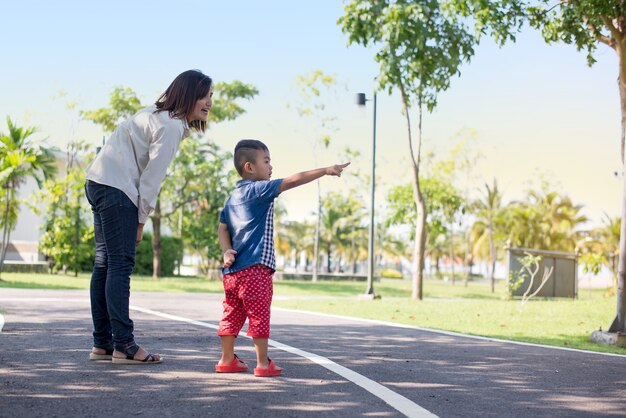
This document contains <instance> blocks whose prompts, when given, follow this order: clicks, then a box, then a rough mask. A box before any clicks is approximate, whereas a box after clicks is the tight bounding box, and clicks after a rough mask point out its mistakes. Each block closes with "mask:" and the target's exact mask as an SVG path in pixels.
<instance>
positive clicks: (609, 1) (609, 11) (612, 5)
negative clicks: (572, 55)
mask: <svg viewBox="0 0 626 418" xmlns="http://www.w3.org/2000/svg"><path fill="white" fill-rule="evenodd" d="M527 13H528V18H529V22H530V24H531V26H533V27H535V28H539V29H540V30H541V34H542V35H543V37H544V39H545V40H546V42H548V43H552V42H564V43H566V44H573V45H575V46H576V49H578V50H579V51H582V50H584V51H586V52H587V64H588V65H589V66H592V65H593V64H594V63H595V62H596V60H595V58H594V57H593V53H594V52H595V50H596V49H597V47H598V43H599V42H602V43H605V44H607V45H610V46H612V47H613V48H616V46H615V44H616V36H615V35H616V33H618V32H622V36H623V21H624V3H623V2H622V1H620V0H584V1H567V2H561V3H559V5H558V7H554V5H553V3H552V2H549V1H547V0H541V1H539V4H538V5H530V6H529V7H528V9H527ZM617 21H621V22H622V24H620V25H619V27H614V26H613V25H614V24H615V23H613V22H617Z"/></svg>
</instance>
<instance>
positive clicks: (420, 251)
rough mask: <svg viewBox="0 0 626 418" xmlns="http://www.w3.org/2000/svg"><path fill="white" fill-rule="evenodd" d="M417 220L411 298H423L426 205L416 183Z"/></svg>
mask: <svg viewBox="0 0 626 418" xmlns="http://www.w3.org/2000/svg"><path fill="white" fill-rule="evenodd" d="M416 194H417V196H416V202H415V203H416V206H417V222H416V224H415V248H414V250H413V268H414V271H413V292H412V293H411V297H412V298H413V299H417V300H422V299H423V298H424V253H425V252H426V205H425V204H424V199H423V198H422V193H421V191H420V190H419V185H417V190H416Z"/></svg>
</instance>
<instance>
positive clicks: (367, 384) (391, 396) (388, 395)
mask: <svg viewBox="0 0 626 418" xmlns="http://www.w3.org/2000/svg"><path fill="white" fill-rule="evenodd" d="M130 309H133V310H135V311H139V312H143V313H146V314H150V315H155V316H160V317H161V318H166V319H171V320H174V321H179V322H186V323H188V324H193V325H198V326H200V327H205V328H212V329H218V326H217V325H213V324H209V323H207V322H200V321H195V320H193V319H188V318H184V317H182V316H176V315H170V314H166V313H163V312H159V311H153V310H151V309H145V308H141V307H139V306H130ZM240 336H241V337H246V338H250V337H248V336H247V335H243V334H240ZM269 345H270V346H272V347H275V348H278V349H279V350H283V351H287V352H289V353H292V354H295V355H298V356H300V357H304V358H306V359H308V360H310V361H312V362H313V363H317V364H319V365H320V366H322V367H325V368H327V369H328V370H330V371H331V372H334V373H336V374H338V375H339V376H341V377H343V378H344V379H346V380H348V381H350V382H352V383H354V384H356V385H358V386H360V387H362V388H363V389H365V390H367V391H368V392H370V393H371V394H372V395H374V396H376V397H378V398H380V399H381V400H383V401H384V402H386V403H387V404H388V405H390V406H391V407H393V408H394V409H396V410H397V411H398V412H400V413H402V414H404V415H406V416H407V417H414V418H426V417H437V415H435V414H433V413H432V412H430V411H428V410H427V409H424V408H422V407H421V406H419V405H418V404H416V403H415V402H413V401H411V400H410V399H407V398H405V397H404V396H402V395H400V394H398V393H396V392H394V391H392V390H390V389H388V388H386V387H385V386H383V385H381V384H380V383H377V382H375V381H373V380H371V379H368V378H367V377H365V376H363V375H360V374H358V373H356V372H354V371H352V370H350V369H348V368H346V367H343V366H341V365H339V364H337V363H335V362H334V361H332V360H330V359H328V358H326V357H322V356H319V355H317V354H313V353H309V352H308V351H304V350H300V349H298V348H295V347H291V346H289V345H286V344H283V343H280V342H278V341H274V340H271V339H270V340H269Z"/></svg>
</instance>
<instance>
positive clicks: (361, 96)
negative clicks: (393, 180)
mask: <svg viewBox="0 0 626 418" xmlns="http://www.w3.org/2000/svg"><path fill="white" fill-rule="evenodd" d="M369 100H373V101H374V116H373V118H374V122H373V126H372V178H371V181H370V186H371V189H370V227H369V245H368V250H367V263H368V269H367V289H366V290H365V295H366V296H368V297H371V298H378V297H379V296H378V295H377V294H376V292H374V239H375V235H374V226H375V224H374V196H375V192H376V92H374V98H373V99H367V98H366V96H365V93H358V94H357V95H356V103H357V104H358V105H359V106H365V102H367V101H369Z"/></svg>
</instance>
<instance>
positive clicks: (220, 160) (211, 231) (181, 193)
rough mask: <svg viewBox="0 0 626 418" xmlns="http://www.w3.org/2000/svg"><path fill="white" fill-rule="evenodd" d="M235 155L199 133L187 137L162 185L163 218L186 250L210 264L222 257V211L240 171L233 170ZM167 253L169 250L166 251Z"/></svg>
mask: <svg viewBox="0 0 626 418" xmlns="http://www.w3.org/2000/svg"><path fill="white" fill-rule="evenodd" d="M231 160H232V154H231V153H230V152H226V151H223V150H221V149H220V148H219V147H218V146H217V145H215V144H214V143H211V142H206V141H205V140H203V139H202V138H201V137H199V136H194V137H191V138H188V139H186V140H185V141H183V142H182V143H181V147H180V150H179V152H178V154H177V155H176V158H175V159H174V161H173V162H172V164H171V166H170V171H169V174H168V176H167V177H166V179H165V181H164V182H163V185H162V188H161V194H160V198H161V199H162V200H163V201H164V202H167V204H165V205H163V208H164V209H163V214H162V215H163V217H164V218H165V219H166V222H167V223H168V224H169V226H170V228H171V229H172V230H174V231H176V232H177V233H178V234H179V236H180V237H181V239H182V240H183V242H184V246H185V248H186V249H188V250H191V251H192V252H194V253H196V254H199V255H200V256H202V258H203V259H204V260H205V261H204V263H205V264H206V263H208V262H209V260H219V259H220V257H221V254H222V252H221V250H220V247H219V242H218V240H217V225H218V223H219V211H220V210H221V208H222V207H223V205H224V202H225V201H226V199H227V198H228V196H229V194H230V192H231V190H233V189H234V187H235V182H236V180H237V177H235V176H236V173H235V172H234V171H233V170H230V169H229V166H230V164H231ZM163 253H165V252H163Z"/></svg>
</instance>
